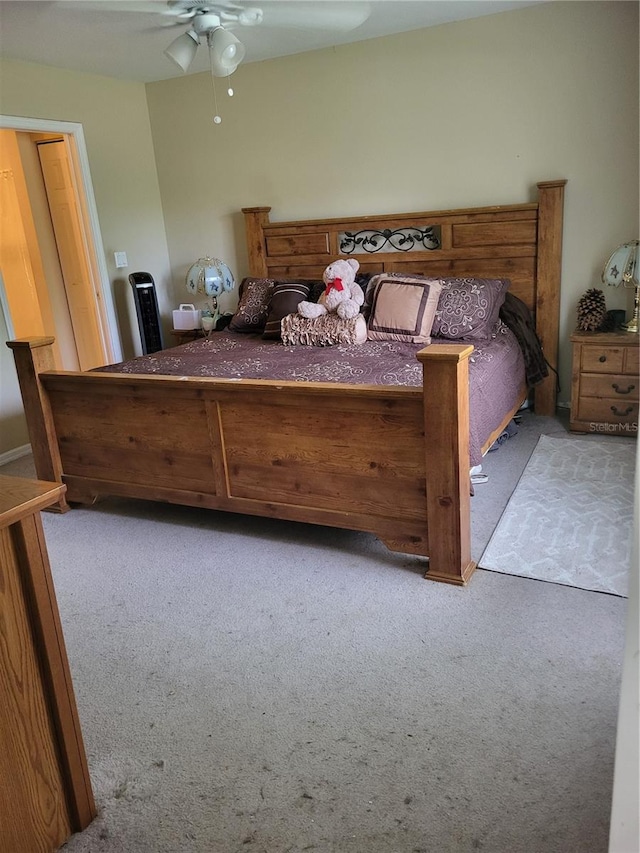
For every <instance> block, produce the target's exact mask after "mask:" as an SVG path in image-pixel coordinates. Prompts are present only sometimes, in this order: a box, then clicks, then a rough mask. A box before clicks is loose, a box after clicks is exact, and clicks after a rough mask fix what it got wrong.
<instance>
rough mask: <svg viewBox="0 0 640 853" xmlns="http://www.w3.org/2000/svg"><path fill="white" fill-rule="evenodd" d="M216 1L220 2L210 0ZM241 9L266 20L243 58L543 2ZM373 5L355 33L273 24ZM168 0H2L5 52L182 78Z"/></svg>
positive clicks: (389, 0)
mask: <svg viewBox="0 0 640 853" xmlns="http://www.w3.org/2000/svg"><path fill="white" fill-rule="evenodd" d="M212 2H215V0H212ZM234 2H235V5H236V7H238V6H240V5H244V6H259V7H261V8H262V9H263V10H264V22H263V24H261V25H259V26H255V27H237V28H235V29H234V32H235V34H236V35H237V36H238V38H240V40H241V41H242V43H243V44H244V45H245V47H246V51H247V53H246V57H245V60H244V61H245V62H256V61H258V60H263V59H271V58H274V57H278V56H286V55H288V54H293V53H302V52H304V51H308V50H316V49H318V48H324V47H330V46H332V45H340V44H347V43H350V42H355V41H362V40H364V39H370V38H376V37H378V36H383V35H391V34H393V33H400V32H406V31H408V30H414V29H420V28H422V27H431V26H437V25H438V24H443V23H448V22H451V21H460V20H463V19H466V18H476V17H480V16H483V15H491V14H495V13H497V12H504V11H508V10H511V9H515V8H518V7H522V6H528V5H532V4H533V3H535V2H544V0H370V2H368V3H367V2H366V0H353V2H351V0H255V2H251V0H246V2H245V0H234ZM363 4H364V5H365V6H369V7H370V15H369V17H368V19H367V20H366V21H365V22H364V23H363V24H361V25H360V26H358V27H357V28H356V29H353V30H351V31H349V32H344V31H340V30H330V29H302V28H296V29H293V28H282V27H274V26H267V24H268V23H269V20H270V19H271V22H272V23H274V21H275V20H278V22H279V20H281V19H282V18H283V17H284V18H286V17H287V15H291V14H294V13H297V15H298V17H299V16H300V14H303V15H304V14H307V13H308V12H309V13H310V14H311V15H313V14H314V10H319V9H320V10H322V12H325V11H326V12H327V13H329V12H330V13H331V15H332V16H333V15H336V16H337V17H336V18H335V20H336V21H339V20H340V19H341V12H344V11H345V7H353V6H356V8H358V9H359V8H360V7H361V6H362V5H363ZM167 11H168V4H167V3H166V2H162V0H159V1H158V0H146V2H145V0H142V2H128V0H116V2H106V0H50V2H41V0H0V55H1V56H2V57H3V58H7V59H18V60H23V61H25V62H35V63H38V64H40V65H50V66H53V67H57V68H67V69H70V70H73V71H86V72H90V73H93V74H101V75H105V76H107V77H117V78H121V79H126V80H138V81H141V82H151V81H154V80H165V79H167V78H169V77H178V76H182V72H181V71H180V70H179V69H178V68H177V66H174V64H173V63H172V62H171V60H169V59H168V58H167V57H166V56H164V54H163V51H164V49H165V48H166V47H167V46H168V45H169V44H170V43H171V42H172V41H173V39H174V38H176V37H177V36H179V35H181V34H182V33H183V32H185V31H186V30H187V29H188V21H178V20H177V19H176V18H175V17H174V16H171V15H169V14H167ZM208 67H209V65H208V56H207V51H206V50H203V49H202V48H201V49H200V50H199V51H198V54H197V56H196V59H195V61H194V62H193V64H192V66H191V68H190V69H189V73H190V74H194V73H198V72H201V71H206V70H207V69H208Z"/></svg>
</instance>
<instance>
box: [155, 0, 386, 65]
mask: <svg viewBox="0 0 640 853" xmlns="http://www.w3.org/2000/svg"><path fill="white" fill-rule="evenodd" d="M369 13H370V6H369V3H368V2H363V0H358V2H344V0H342V2H339V3H309V2H301V3H296V2H290V0H283V2H274V0H266V2H265V3H264V4H263V6H261V7H257V6H246V5H243V4H240V3H237V2H224V0H223V2H215V0H214V2H207V0H168V3H167V9H166V10H165V11H164V13H163V14H165V15H173V16H175V17H176V19H177V21H176V23H178V24H179V23H184V22H186V21H188V22H189V25H188V29H187V30H186V32H184V33H183V34H182V35H181V36H178V38H176V39H174V41H173V42H171V44H170V45H169V46H168V47H167V49H166V50H165V51H164V53H165V55H166V56H168V57H169V58H170V59H172V60H173V61H174V62H175V63H176V64H177V65H178V66H179V67H180V68H181V69H182V70H183V71H185V72H186V71H187V70H188V68H189V66H190V65H191V63H192V62H193V60H194V58H195V55H196V52H197V49H198V45H199V44H200V43H201V41H204V42H206V44H207V46H208V48H209V55H210V60H211V62H210V65H211V72H212V74H214V75H215V76H217V77H226V76H228V75H229V74H232V73H233V72H234V71H235V70H236V68H237V67H238V65H240V63H241V62H242V60H243V59H244V56H245V48H244V45H243V44H242V42H241V41H240V40H239V39H238V38H237V37H236V36H235V35H234V34H233V32H232V30H234V29H236V28H238V27H240V28H241V27H255V26H266V27H278V28H290V29H324V30H338V31H342V32H347V31H349V30H352V29H355V28H356V27H358V26H360V24H362V23H364V21H366V20H367V18H368V17H369Z"/></svg>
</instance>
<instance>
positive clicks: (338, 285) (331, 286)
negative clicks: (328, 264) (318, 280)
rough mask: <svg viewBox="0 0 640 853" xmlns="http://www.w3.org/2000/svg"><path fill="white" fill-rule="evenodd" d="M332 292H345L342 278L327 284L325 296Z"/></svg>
mask: <svg viewBox="0 0 640 853" xmlns="http://www.w3.org/2000/svg"><path fill="white" fill-rule="evenodd" d="M331 290H344V285H343V284H342V279H341V278H334V280H333V281H330V282H328V283H327V286H326V288H325V291H324V292H325V294H329V293H330V292H331Z"/></svg>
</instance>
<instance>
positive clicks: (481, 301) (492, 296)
mask: <svg viewBox="0 0 640 853" xmlns="http://www.w3.org/2000/svg"><path fill="white" fill-rule="evenodd" d="M440 282H441V283H442V292H441V294H440V298H439V300H438V308H437V310H436V316H435V320H434V322H433V328H432V330H431V332H432V334H433V335H434V337H438V338H449V339H451V340H463V341H481V340H488V339H489V338H490V337H491V333H492V331H493V328H494V326H495V324H496V321H497V320H498V315H499V314H500V308H501V307H502V303H503V302H504V297H505V293H506V292H507V290H508V288H509V284H510V282H509V280H508V279H506V278H442V279H440Z"/></svg>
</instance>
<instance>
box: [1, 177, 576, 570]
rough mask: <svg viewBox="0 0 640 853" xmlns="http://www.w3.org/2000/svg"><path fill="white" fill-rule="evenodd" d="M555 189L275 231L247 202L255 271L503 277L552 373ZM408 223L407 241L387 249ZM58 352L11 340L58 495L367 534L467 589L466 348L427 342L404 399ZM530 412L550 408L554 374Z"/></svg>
mask: <svg viewBox="0 0 640 853" xmlns="http://www.w3.org/2000/svg"><path fill="white" fill-rule="evenodd" d="M565 183H566V182H565V181H564V180H557V181H546V182H543V183H539V184H538V185H537V186H538V199H537V201H535V202H531V203H525V204H520V205H510V206H503V207H483V208H471V209H465V210H450V211H437V212H423V213H412V214H391V215H385V216H366V217H352V218H349V219H331V220H314V221H301V222H280V223H278V222H275V223H271V222H269V216H268V214H269V210H270V208H268V207H258V208H247V209H244V211H243V212H244V215H245V222H246V233H247V245H248V252H249V266H250V274H251V275H254V276H262V277H275V278H290V277H297V276H300V277H305V278H319V277H320V276H321V273H322V271H323V270H324V268H325V267H326V266H327V265H328V264H329V263H330V262H331V260H333V259H335V258H336V257H339V256H340V255H341V254H343V255H345V256H349V255H351V256H355V257H357V258H358V259H359V260H360V262H361V270H363V271H367V270H371V271H380V270H385V271H389V270H398V271H404V272H406V271H411V272H424V273H427V274H432V273H433V274H435V275H454V276H459V275H460V276H462V275H465V276H479V277H507V278H510V279H511V281H512V290H513V291H514V292H515V293H516V295H518V296H520V298H522V299H523V300H524V301H525V302H526V303H527V304H528V305H529V306H530V307H531V308H532V309H533V310H534V311H535V316H536V323H537V328H538V332H539V335H540V338H541V340H542V342H543V346H544V350H545V355H546V357H547V359H548V361H549V362H550V364H551V365H552V366H554V367H555V366H556V357H557V343H558V308H559V291H560V269H561V246H562V218H563V214H562V211H563V196H564V185H565ZM402 229H409V230H408V231H406V230H405V231H403V232H402V234H403V235H404V236H403V237H402V239H403V240H407V239H408V240H409V243H412V242H413V243H415V244H416V245H417V248H414V249H413V250H411V251H404V249H405V248H406V245H407V244H406V242H401V243H400V246H401V249H400V250H395V251H393V250H390V247H391V244H392V243H393V242H394V239H395V235H397V233H398V232H399V231H401V230H402ZM426 233H428V234H429V235H430V236H429V239H428V241H427V242H429V243H430V245H432V246H433V245H437V248H430V249H427V248H425V247H424V246H425V243H424V242H419V240H420V239H422V237H424V235H425V234H426ZM407 234H409V237H407ZM420 235H422V236H420ZM434 235H435V236H434ZM363 237H364V238H365V240H364V245H363V240H362V238H363ZM396 242H397V240H396ZM380 244H382V246H381V248H380V249H379V250H378V251H375V252H373V253H371V252H368V253H367V252H366V251H365V253H362V249H363V247H364V249H365V250H366V249H369V250H370V249H371V248H372V247H375V246H377V245H380ZM354 248H356V250H357V249H360V253H359V254H355V255H354V252H353V249H354ZM52 343H53V339H52V338H36V339H25V340H18V341H11V342H9V344H8V345H9V346H10V347H11V348H12V349H13V352H14V357H15V361H16V366H17V371H18V378H19V382H20V387H21V391H22V396H23V400H24V407H25V413H26V417H27V424H28V428H29V436H30V440H31V445H32V449H33V455H34V461H35V466H36V471H37V475H38V478H39V479H41V480H49V481H56V482H64V483H65V484H66V486H67V495H66V498H67V500H68V501H69V502H71V503H74V502H78V503H90V502H93V501H95V500H96V498H98V497H99V496H101V495H118V496H124V497H132V498H144V499H148V500H149V499H150V500H158V501H168V502H171V503H178V504H186V505H190V506H201V507H208V508H211V509H217V510H227V511H231V512H239V513H245V514H253V515H260V516H268V517H273V518H282V519H289V520H293V521H302V522H307V523H314V524H323V525H328V526H333V527H343V528H348V529H353V530H363V531H368V532H371V533H374V534H375V535H377V536H378V537H379V538H380V539H381V540H382V541H383V542H384V543H385V544H386V545H387V546H388V547H389V548H390V549H391V550H395V551H400V552H404V553H408V554H416V555H421V556H424V557H428V558H429V564H428V569H427V571H426V574H425V577H427V578H430V579H433V580H439V581H445V582H448V583H453V584H459V585H462V584H465V583H466V582H467V580H468V579H469V577H470V576H471V574H472V572H473V571H474V569H475V564H474V562H473V561H472V560H471V553H470V547H471V534H470V494H469V388H468V359H469V356H470V355H471V353H472V352H473V347H472V346H471V345H460V344H447V345H444V344H437V345H432V346H429V347H426V348H424V349H423V350H422V351H420V352H419V353H418V359H419V360H420V362H421V363H422V365H423V373H424V383H423V388H409V387H396V386H383V387H379V386H370V385H360V386H354V385H341V384H332V383H315V382H281V381H257V380H228V379H205V378H193V377H168V376H147V375H131V374H118V373H90V372H89V373H82V372H80V373H76V372H66V371H56V370H53V369H52V368H53V365H54V362H53V351H52ZM426 397H428V405H425V398H426ZM535 408H536V411H537V412H538V413H540V414H552V413H553V412H554V410H555V377H553V376H551V377H549V379H548V380H547V381H545V382H544V383H543V384H542V385H540V386H539V387H538V388H536V393H535ZM507 421H508V418H507ZM505 423H506V421H505ZM501 428H502V426H501V427H500V428H499V429H497V430H496V432H495V433H494V435H493V436H491V437H490V438H489V440H488V441H487V446H489V445H490V443H491V442H492V441H493V439H494V438H495V437H496V435H497V434H499V432H500V430H501ZM345 436H348V437H349V438H348V441H346V440H345V438H344V437H345ZM328 442H332V443H333V444H334V445H335V451H336V452H335V454H332V455H333V458H331V457H329V456H328V455H327V453H326V448H327V443H328ZM68 508H69V507H68V504H67V503H66V501H65V500H64V499H62V500H61V501H60V504H59V506H58V510H59V511H66V510H67V509H68Z"/></svg>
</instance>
